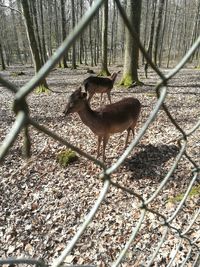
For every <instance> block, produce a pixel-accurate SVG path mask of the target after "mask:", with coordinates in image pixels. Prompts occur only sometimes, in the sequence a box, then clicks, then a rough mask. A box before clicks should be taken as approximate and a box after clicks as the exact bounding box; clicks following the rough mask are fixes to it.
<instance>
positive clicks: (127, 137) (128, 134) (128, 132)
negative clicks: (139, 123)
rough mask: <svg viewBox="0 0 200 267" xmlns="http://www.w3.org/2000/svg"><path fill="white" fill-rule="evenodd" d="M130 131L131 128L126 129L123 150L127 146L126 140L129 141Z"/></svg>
mask: <svg viewBox="0 0 200 267" xmlns="http://www.w3.org/2000/svg"><path fill="white" fill-rule="evenodd" d="M131 130H132V129H131V128H128V129H127V136H126V142H125V148H126V147H127V145H128V139H129V136H130V131H131Z"/></svg>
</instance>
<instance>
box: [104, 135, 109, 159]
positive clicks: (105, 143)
mask: <svg viewBox="0 0 200 267" xmlns="http://www.w3.org/2000/svg"><path fill="white" fill-rule="evenodd" d="M108 139H109V136H107V135H106V136H104V137H103V162H105V159H106V157H105V150H106V145H107V143H108Z"/></svg>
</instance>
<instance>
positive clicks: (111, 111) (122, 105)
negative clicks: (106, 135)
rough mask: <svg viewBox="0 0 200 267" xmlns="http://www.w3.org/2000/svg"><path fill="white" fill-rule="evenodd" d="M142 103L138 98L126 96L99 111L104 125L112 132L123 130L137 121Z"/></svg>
mask: <svg viewBox="0 0 200 267" xmlns="http://www.w3.org/2000/svg"><path fill="white" fill-rule="evenodd" d="M140 109H141V104H140V102H139V100H138V99H136V98H124V99H122V100H121V101H118V102H116V103H113V104H110V105H107V106H105V107H104V108H102V109H101V110H99V111H98V115H99V119H100V120H101V121H102V126H103V125H104V126H105V128H107V129H108V131H109V132H110V133H115V132H121V131H123V130H125V129H128V128H129V127H130V126H131V125H132V124H135V123H136V122H137V119H138V116H139V113H140Z"/></svg>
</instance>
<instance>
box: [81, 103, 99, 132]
mask: <svg viewBox="0 0 200 267" xmlns="http://www.w3.org/2000/svg"><path fill="white" fill-rule="evenodd" d="M78 114H79V116H80V118H81V120H82V122H83V123H84V124H85V125H87V126H88V127H89V128H90V129H91V130H92V131H93V132H94V133H96V128H97V124H98V122H99V119H98V112H96V111H94V110H92V109H91V108H90V106H89V105H88V103H87V102H85V104H84V106H83V108H82V109H81V110H80V111H79V112H78Z"/></svg>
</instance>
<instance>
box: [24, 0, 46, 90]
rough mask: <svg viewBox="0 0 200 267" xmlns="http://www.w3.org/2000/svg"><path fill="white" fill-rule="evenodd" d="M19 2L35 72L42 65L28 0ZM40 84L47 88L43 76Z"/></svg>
mask: <svg viewBox="0 0 200 267" xmlns="http://www.w3.org/2000/svg"><path fill="white" fill-rule="evenodd" d="M21 4H22V9H23V13H24V18H25V26H26V31H27V36H28V40H29V45H30V49H31V53H32V58H33V62H34V67H35V72H38V71H39V70H40V68H41V67H42V62H41V59H40V56H39V49H38V46H37V41H36V38H35V33H34V29H33V23H32V21H31V14H30V8H29V2H28V1H27V0H21ZM40 86H42V87H45V88H48V85H47V82H46V79H45V78H44V79H43V80H42V81H41V83H40Z"/></svg>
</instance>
